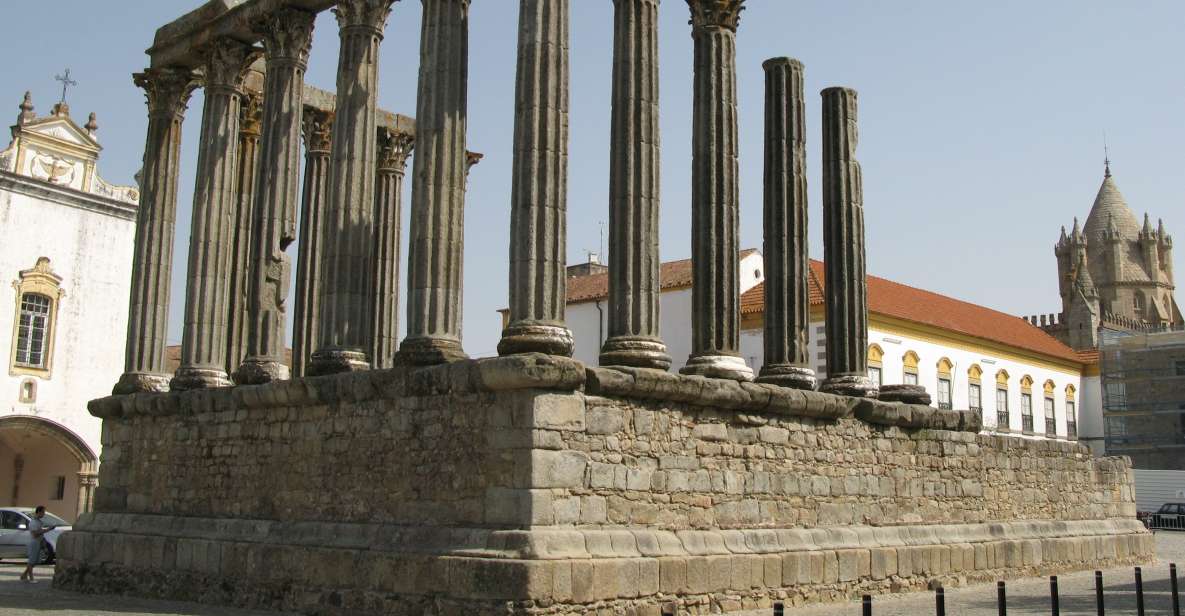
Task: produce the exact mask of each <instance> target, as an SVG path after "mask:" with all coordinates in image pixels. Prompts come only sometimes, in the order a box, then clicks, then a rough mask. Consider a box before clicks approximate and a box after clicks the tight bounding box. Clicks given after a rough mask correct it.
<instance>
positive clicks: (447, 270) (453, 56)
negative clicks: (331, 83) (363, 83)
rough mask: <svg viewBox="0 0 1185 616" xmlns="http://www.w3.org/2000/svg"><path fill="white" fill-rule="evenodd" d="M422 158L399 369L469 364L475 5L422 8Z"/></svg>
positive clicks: (448, 2) (460, 1)
mask: <svg viewBox="0 0 1185 616" xmlns="http://www.w3.org/2000/svg"><path fill="white" fill-rule="evenodd" d="M423 5H424V16H423V22H422V25H421V30H420V80H419V89H418V91H417V93H416V156H415V160H413V161H412V171H413V173H412V188H411V219H410V225H411V226H410V229H409V233H408V236H409V241H410V243H411V245H410V246H409V248H408V258H407V260H408V264H407V337H406V338H404V340H403V343H402V344H400V345H399V352H398V353H396V355H395V358H396V363H400V364H406V365H431V364H439V363H443V362H448V361H455V360H458V359H464V358H465V351H464V350H462V348H461V266H462V261H461V259H462V256H463V252H464V250H463V249H464V242H465V235H464V231H465V172H466V168H467V157H466V154H465V125H466V115H467V109H468V99H467V90H468V82H469V73H468V70H469V69H468V65H469V0H423Z"/></svg>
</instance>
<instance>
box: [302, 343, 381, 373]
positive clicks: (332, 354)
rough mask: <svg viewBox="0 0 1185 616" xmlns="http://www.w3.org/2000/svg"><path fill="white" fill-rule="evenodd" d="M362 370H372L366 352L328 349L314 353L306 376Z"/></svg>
mask: <svg viewBox="0 0 1185 616" xmlns="http://www.w3.org/2000/svg"><path fill="white" fill-rule="evenodd" d="M360 370H370V361H369V359H367V357H366V352H365V351H362V350H361V349H355V348H346V347H328V348H324V349H317V350H316V351H313V356H312V357H311V358H310V359H309V367H308V369H307V370H305V374H307V375H309V376H321V375H324V374H340V373H342V372H358V371H360Z"/></svg>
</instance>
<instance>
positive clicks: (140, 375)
mask: <svg viewBox="0 0 1185 616" xmlns="http://www.w3.org/2000/svg"><path fill="white" fill-rule="evenodd" d="M170 378H171V377H170V376H169V375H167V374H156V373H154V372H125V373H123V375H121V376H120V377H119V382H118V383H116V384H115V387H113V388H112V389H111V393H112V394H113V395H116V396H121V395H124V394H139V393H145V392H154V393H161V392H166V391H169V379H170Z"/></svg>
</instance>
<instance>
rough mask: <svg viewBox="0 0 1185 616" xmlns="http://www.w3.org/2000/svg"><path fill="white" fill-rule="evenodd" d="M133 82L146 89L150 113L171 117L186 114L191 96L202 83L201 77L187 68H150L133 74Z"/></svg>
mask: <svg viewBox="0 0 1185 616" xmlns="http://www.w3.org/2000/svg"><path fill="white" fill-rule="evenodd" d="M132 82H133V83H135V84H136V86H137V87H139V88H142V89H143V90H144V97H145V98H146V99H147V102H148V113H149V114H150V115H154V116H170V117H171V116H176V117H181V116H183V115H185V109H186V108H187V105H188V104H189V96H190V95H191V94H193V91H194V90H195V89H197V88H198V86H200V85H201V84H202V80H201V77H200V76H199V75H198V74H197V73H195V72H194V71H192V70H190V69H187V68H150V69H147V70H145V71H144V72H143V73H135V74H133V75H132Z"/></svg>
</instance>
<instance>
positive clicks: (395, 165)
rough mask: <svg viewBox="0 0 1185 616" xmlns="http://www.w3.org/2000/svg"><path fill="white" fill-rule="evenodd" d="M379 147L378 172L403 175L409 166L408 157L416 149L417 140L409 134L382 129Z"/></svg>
mask: <svg viewBox="0 0 1185 616" xmlns="http://www.w3.org/2000/svg"><path fill="white" fill-rule="evenodd" d="M378 145H379V158H378V170H379V171H380V172H388V173H403V170H404V168H405V167H406V165H407V157H408V156H410V155H411V151H412V149H414V148H415V145H416V138H415V137H414V136H413V135H409V134H407V133H401V132H397V131H393V130H391V129H389V128H380V129H379V142H378Z"/></svg>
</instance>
